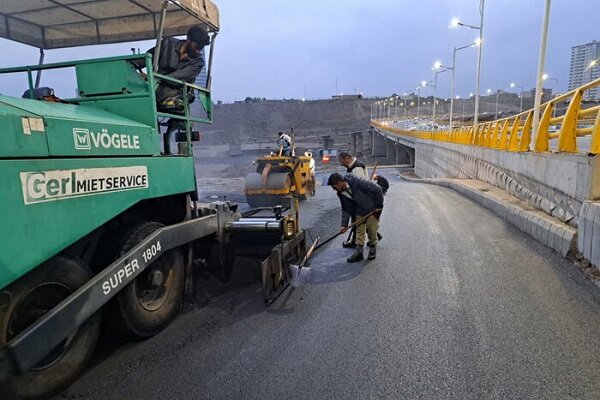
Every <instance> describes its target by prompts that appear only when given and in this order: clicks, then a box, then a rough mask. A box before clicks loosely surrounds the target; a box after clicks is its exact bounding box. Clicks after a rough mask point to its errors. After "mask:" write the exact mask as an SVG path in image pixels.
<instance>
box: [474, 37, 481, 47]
mask: <svg viewBox="0 0 600 400" xmlns="http://www.w3.org/2000/svg"><path fill="white" fill-rule="evenodd" d="M481 42H482V40H481V38H477V39H475V40H474V41H473V46H481Z"/></svg>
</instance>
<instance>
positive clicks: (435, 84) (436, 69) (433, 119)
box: [431, 61, 450, 129]
mask: <svg viewBox="0 0 600 400" xmlns="http://www.w3.org/2000/svg"><path fill="white" fill-rule="evenodd" d="M440 68H444V69H440ZM433 70H434V71H435V77H434V82H433V113H432V117H431V119H432V125H433V129H435V108H436V107H435V106H436V103H437V82H438V74H441V73H442V72H446V71H449V70H450V68H448V67H444V66H443V65H442V63H441V62H439V61H436V63H435V64H434V65H433Z"/></svg>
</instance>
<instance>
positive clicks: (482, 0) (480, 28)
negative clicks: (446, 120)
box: [450, 0, 485, 126]
mask: <svg viewBox="0 0 600 400" xmlns="http://www.w3.org/2000/svg"><path fill="white" fill-rule="evenodd" d="M484 6H485V0H479V15H480V17H481V19H480V23H479V26H473V25H468V24H463V23H462V22H460V21H459V20H458V19H457V18H454V19H453V20H452V21H451V22H450V28H455V27H457V26H465V27H467V28H471V29H476V30H478V31H479V39H478V42H479V48H478V51H477V83H476V85H475V112H474V115H473V125H474V126H477V124H478V122H479V82H480V78H481V53H482V51H483V10H484Z"/></svg>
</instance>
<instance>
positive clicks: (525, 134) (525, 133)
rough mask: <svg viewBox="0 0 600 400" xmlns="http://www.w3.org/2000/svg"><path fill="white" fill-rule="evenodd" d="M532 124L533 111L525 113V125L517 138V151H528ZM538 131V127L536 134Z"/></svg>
mask: <svg viewBox="0 0 600 400" xmlns="http://www.w3.org/2000/svg"><path fill="white" fill-rule="evenodd" d="M532 126H533V113H532V112H530V113H529V114H527V118H526V119H525V125H523V130H522V131H521V138H520V139H519V151H529V143H531V128H532ZM539 134H540V131H539V129H538V135H539Z"/></svg>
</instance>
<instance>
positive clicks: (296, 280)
mask: <svg viewBox="0 0 600 400" xmlns="http://www.w3.org/2000/svg"><path fill="white" fill-rule="evenodd" d="M310 274H311V269H310V268H309V267H301V266H299V265H295V264H290V265H289V266H288V282H289V283H290V285H292V286H293V287H300V286H304V285H307V284H308V283H309V282H310Z"/></svg>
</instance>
